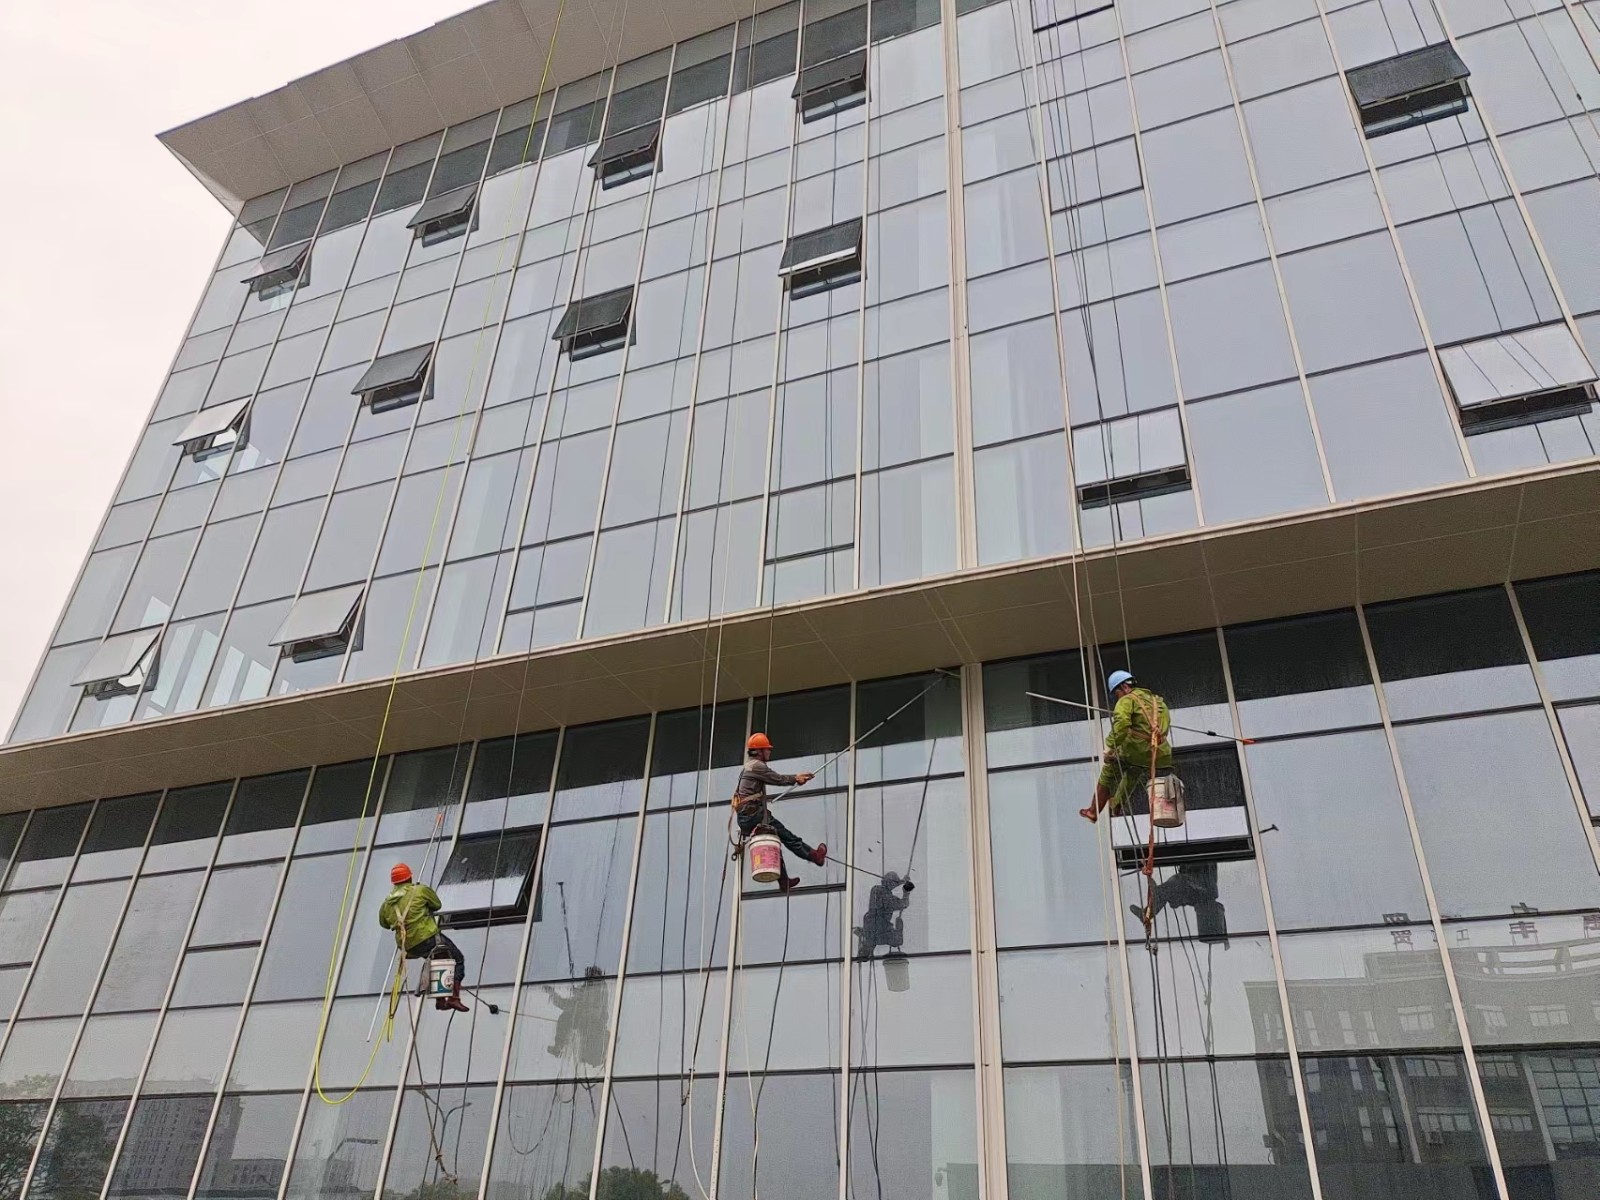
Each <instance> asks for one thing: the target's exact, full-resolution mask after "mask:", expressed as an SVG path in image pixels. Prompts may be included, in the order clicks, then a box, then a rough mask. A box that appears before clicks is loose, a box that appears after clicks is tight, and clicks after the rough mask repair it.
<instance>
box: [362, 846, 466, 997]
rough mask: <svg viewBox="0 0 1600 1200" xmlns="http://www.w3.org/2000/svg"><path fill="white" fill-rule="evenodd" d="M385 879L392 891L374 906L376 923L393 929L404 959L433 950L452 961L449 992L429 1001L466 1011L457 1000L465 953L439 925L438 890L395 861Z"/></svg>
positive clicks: (428, 955)
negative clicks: (376, 906) (437, 915)
mask: <svg viewBox="0 0 1600 1200" xmlns="http://www.w3.org/2000/svg"><path fill="white" fill-rule="evenodd" d="M389 882H390V883H392V884H394V891H392V892H390V893H389V894H388V895H387V896H385V897H384V898H383V904H382V906H381V907H380V908H379V909H378V924H380V925H382V926H383V927H384V928H385V929H392V930H394V940H395V942H396V943H397V944H398V945H399V947H400V952H401V953H402V954H404V955H405V956H406V957H407V958H422V959H430V958H433V957H434V955H435V954H436V953H438V954H444V955H447V956H449V957H450V958H451V959H452V960H453V961H454V962H455V964H456V970H455V982H454V983H453V984H452V986H451V989H450V995H448V996H441V997H440V998H439V999H437V1000H435V1001H434V1002H433V1006H434V1007H435V1008H438V1009H441V1010H445V1011H448V1010H450V1009H454V1010H455V1011H456V1012H467V1011H469V1010H468V1008H467V1006H466V1005H465V1004H464V1003H463V1002H462V1000H461V976H462V974H463V973H464V972H465V970H466V966H467V960H466V956H465V955H464V954H462V953H461V950H460V948H459V947H458V946H457V945H456V944H455V943H454V942H452V941H451V940H450V939H449V938H448V937H446V936H445V935H444V933H443V931H442V930H440V928H439V919H438V918H437V917H435V916H434V913H436V912H438V911H439V907H440V901H439V893H438V892H436V891H434V890H433V889H432V888H431V887H429V886H428V885H427V884H425V883H416V882H415V881H413V880H412V878H411V868H410V867H408V866H407V865H406V864H405V863H396V864H395V865H394V867H393V869H391V870H390V872H389Z"/></svg>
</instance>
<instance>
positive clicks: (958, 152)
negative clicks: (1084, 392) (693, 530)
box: [867, 0, 1060, 1177]
mask: <svg viewBox="0 0 1600 1200" xmlns="http://www.w3.org/2000/svg"><path fill="white" fill-rule="evenodd" d="M1029 23H1030V24H1031V23H1032V22H1031V21H1030V22H1029ZM958 26H959V17H958V16H957V12H956V0H939V30H940V37H941V42H940V58H941V63H942V67H943V71H944V86H943V89H942V91H943V93H944V145H945V222H946V229H947V233H948V237H947V241H948V242H949V256H950V262H949V268H950V403H951V407H952V409H953V412H952V416H951V433H952V445H951V451H952V454H953V456H954V458H955V464H954V471H955V476H954V482H955V508H956V566H957V568H958V569H960V568H969V567H975V566H977V565H978V515H977V509H978V499H977V483H976V476H975V473H976V470H977V467H976V449H975V447H974V445H973V441H974V434H973V432H972V373H971V361H970V359H971V354H970V346H969V344H968V335H967V329H968V321H967V235H966V224H967V209H966V197H965V196H964V194H963V192H962V189H963V188H964V187H965V186H966V185H965V180H964V177H965V174H966V169H965V166H964V161H965V160H964V150H963V147H962V144H961V65H960V62H959V59H958V50H959V47H958V42H959V34H960V30H959V28H958ZM871 143H872V130H871V129H870V128H868V130H867V149H868V152H869V154H870V152H871V149H872V145H871ZM1046 216H1048V214H1046ZM1045 227H1046V230H1048V229H1049V223H1048V221H1047V222H1046V226H1045ZM1050 275H1051V278H1052V281H1053V280H1054V277H1055V263H1054V261H1053V260H1052V262H1051V265H1050ZM1052 286H1053V282H1052ZM1059 308H1060V306H1059V305H1057V309H1058V310H1059ZM1057 341H1058V342H1059V341H1060V338H1059V336H1058V337H1057ZM1058 353H1059V352H1058ZM980 1111H981V1109H980ZM980 1177H981V1173H980Z"/></svg>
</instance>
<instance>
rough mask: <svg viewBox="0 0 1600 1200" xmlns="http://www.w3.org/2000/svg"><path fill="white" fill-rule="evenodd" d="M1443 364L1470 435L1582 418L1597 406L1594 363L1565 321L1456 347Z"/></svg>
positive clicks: (1445, 352) (1442, 355)
mask: <svg viewBox="0 0 1600 1200" xmlns="http://www.w3.org/2000/svg"><path fill="white" fill-rule="evenodd" d="M1439 362H1440V365H1441V366H1443V367H1444V374H1445V378H1446V379H1447V380H1449V383H1450V390H1451V392H1452V393H1453V394H1454V395H1455V400H1456V405H1457V407H1458V408H1459V409H1460V412H1461V426H1462V428H1463V429H1464V430H1465V431H1466V432H1467V433H1469V434H1473V433H1488V432H1490V431H1491V430H1495V429H1509V428H1511V427H1513V426H1516V425H1531V424H1534V423H1536V422H1539V421H1551V420H1554V419H1556V418H1557V417H1572V416H1581V415H1582V414H1584V413H1587V412H1589V411H1590V408H1591V407H1592V406H1593V404H1594V399H1595V391H1594V378H1595V370H1594V367H1593V365H1592V364H1591V363H1590V362H1589V357H1588V355H1586V354H1585V353H1584V352H1583V347H1582V346H1580V345H1578V341H1577V339H1576V338H1574V337H1573V336H1572V331H1571V330H1569V329H1568V328H1567V327H1566V326H1565V325H1562V324H1557V325H1541V326H1540V327H1539V328H1537V329H1525V330H1523V331H1522V332H1521V333H1502V334H1497V335H1495V336H1494V337H1488V338H1483V339H1481V340H1479V341H1476V342H1466V343H1464V344H1462V345H1460V346H1451V347H1450V348H1449V349H1446V350H1441V351H1440V352H1439Z"/></svg>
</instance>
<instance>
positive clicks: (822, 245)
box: [778, 217, 861, 299]
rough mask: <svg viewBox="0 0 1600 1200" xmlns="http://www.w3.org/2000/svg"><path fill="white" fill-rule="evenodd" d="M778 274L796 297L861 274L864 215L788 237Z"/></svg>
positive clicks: (825, 289)
mask: <svg viewBox="0 0 1600 1200" xmlns="http://www.w3.org/2000/svg"><path fill="white" fill-rule="evenodd" d="M778 274H779V275H780V276H782V277H783V281H784V284H785V286H787V287H788V289H789V294H790V295H791V296H793V297H795V298H796V299H798V298H799V297H802V296H810V295H812V294H814V293H816V292H824V291H827V290H828V289H829V288H836V287H843V286H845V285H846V284H850V283H854V282H856V280H858V279H860V278H861V218H860V217H852V218H851V219H850V220H848V221H841V222H839V224H837V225H829V226H828V227H827V228H825V229H813V230H812V231H811V232H809V233H802V234H798V235H797V236H795V237H792V238H790V239H789V243H788V245H786V246H784V248H783V257H782V258H780V259H779V260H778Z"/></svg>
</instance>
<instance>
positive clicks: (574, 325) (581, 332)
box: [550, 287, 633, 359]
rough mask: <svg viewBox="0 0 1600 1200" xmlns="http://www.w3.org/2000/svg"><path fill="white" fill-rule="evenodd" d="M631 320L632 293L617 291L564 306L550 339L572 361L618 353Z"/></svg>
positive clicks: (625, 290)
mask: <svg viewBox="0 0 1600 1200" xmlns="http://www.w3.org/2000/svg"><path fill="white" fill-rule="evenodd" d="M632 320H633V289H632V288H631V287H625V288H617V289H616V290H615V291H611V292H601V293H600V294H599V295H597V296H586V297H584V299H582V300H574V301H573V302H572V303H571V304H569V305H567V311H566V312H564V313H562V314H561V320H560V321H558V322H556V328H555V332H554V333H552V334H551V335H550V336H551V338H552V339H554V340H555V341H558V342H560V343H561V348H562V349H563V350H565V351H566V352H567V355H568V357H570V358H573V359H579V358H589V357H591V356H592V355H596V354H604V353H605V352H606V351H608V350H618V349H621V347H622V346H623V345H624V343H626V342H627V340H628V333H629V331H630V327H631V322H632Z"/></svg>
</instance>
